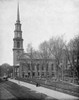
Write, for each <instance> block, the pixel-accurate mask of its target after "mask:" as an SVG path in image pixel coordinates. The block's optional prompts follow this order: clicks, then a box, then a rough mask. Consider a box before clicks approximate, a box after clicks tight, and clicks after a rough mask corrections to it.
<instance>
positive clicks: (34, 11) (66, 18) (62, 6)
mask: <svg viewBox="0 0 79 100" xmlns="http://www.w3.org/2000/svg"><path fill="white" fill-rule="evenodd" d="M19 5H20V21H21V24H22V36H23V39H24V42H23V46H24V50H25V51H26V48H27V44H28V43H32V45H33V47H34V48H35V49H38V46H39V44H40V43H42V42H43V41H45V40H49V39H50V38H51V37H57V36H61V35H64V39H65V40H66V41H69V40H70V39H72V38H73V37H74V36H75V35H78V34H79V0H19ZM16 19H17V0H0V65H1V64H3V63H8V64H10V65H13V50H12V49H13V38H14V30H15V23H16Z"/></svg>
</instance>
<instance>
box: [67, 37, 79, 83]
mask: <svg viewBox="0 0 79 100" xmlns="http://www.w3.org/2000/svg"><path fill="white" fill-rule="evenodd" d="M67 51H68V58H69V59H68V60H69V62H70V65H71V70H72V72H73V82H74V77H75V76H77V78H78V80H79V36H77V37H75V38H73V39H72V40H71V41H70V42H69V44H68V48H67Z"/></svg>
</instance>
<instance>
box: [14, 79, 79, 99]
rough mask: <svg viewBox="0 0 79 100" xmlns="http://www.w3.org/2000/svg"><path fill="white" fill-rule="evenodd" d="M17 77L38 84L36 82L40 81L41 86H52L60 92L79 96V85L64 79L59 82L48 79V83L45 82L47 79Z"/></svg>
mask: <svg viewBox="0 0 79 100" xmlns="http://www.w3.org/2000/svg"><path fill="white" fill-rule="evenodd" d="M16 79H17V80H20V81H24V82H28V83H31V84H36V82H38V83H39V84H41V86H44V87H46V88H50V89H53V90H56V91H59V92H64V93H68V94H70V95H74V96H78V97H79V86H74V85H72V84H68V83H65V82H62V81H58V82H55V81H52V82H51V81H48V82H47V84H45V81H43V80H39V79H24V78H16Z"/></svg>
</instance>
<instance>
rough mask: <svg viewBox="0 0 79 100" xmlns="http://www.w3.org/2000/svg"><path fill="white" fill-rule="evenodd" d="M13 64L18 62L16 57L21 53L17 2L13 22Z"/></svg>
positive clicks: (21, 43)
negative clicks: (14, 21)
mask: <svg viewBox="0 0 79 100" xmlns="http://www.w3.org/2000/svg"><path fill="white" fill-rule="evenodd" d="M13 42H14V43H13V44H14V45H13V65H16V64H18V63H19V62H18V57H19V56H20V55H21V54H22V53H23V51H24V49H23V38H22V31H21V23H20V13H19V3H18V5H17V20H16V23H15V30H14V39H13Z"/></svg>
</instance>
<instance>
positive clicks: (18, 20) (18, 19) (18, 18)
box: [17, 2, 20, 22]
mask: <svg viewBox="0 0 79 100" xmlns="http://www.w3.org/2000/svg"><path fill="white" fill-rule="evenodd" d="M17 22H20V15H19V2H18V6H17Z"/></svg>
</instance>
